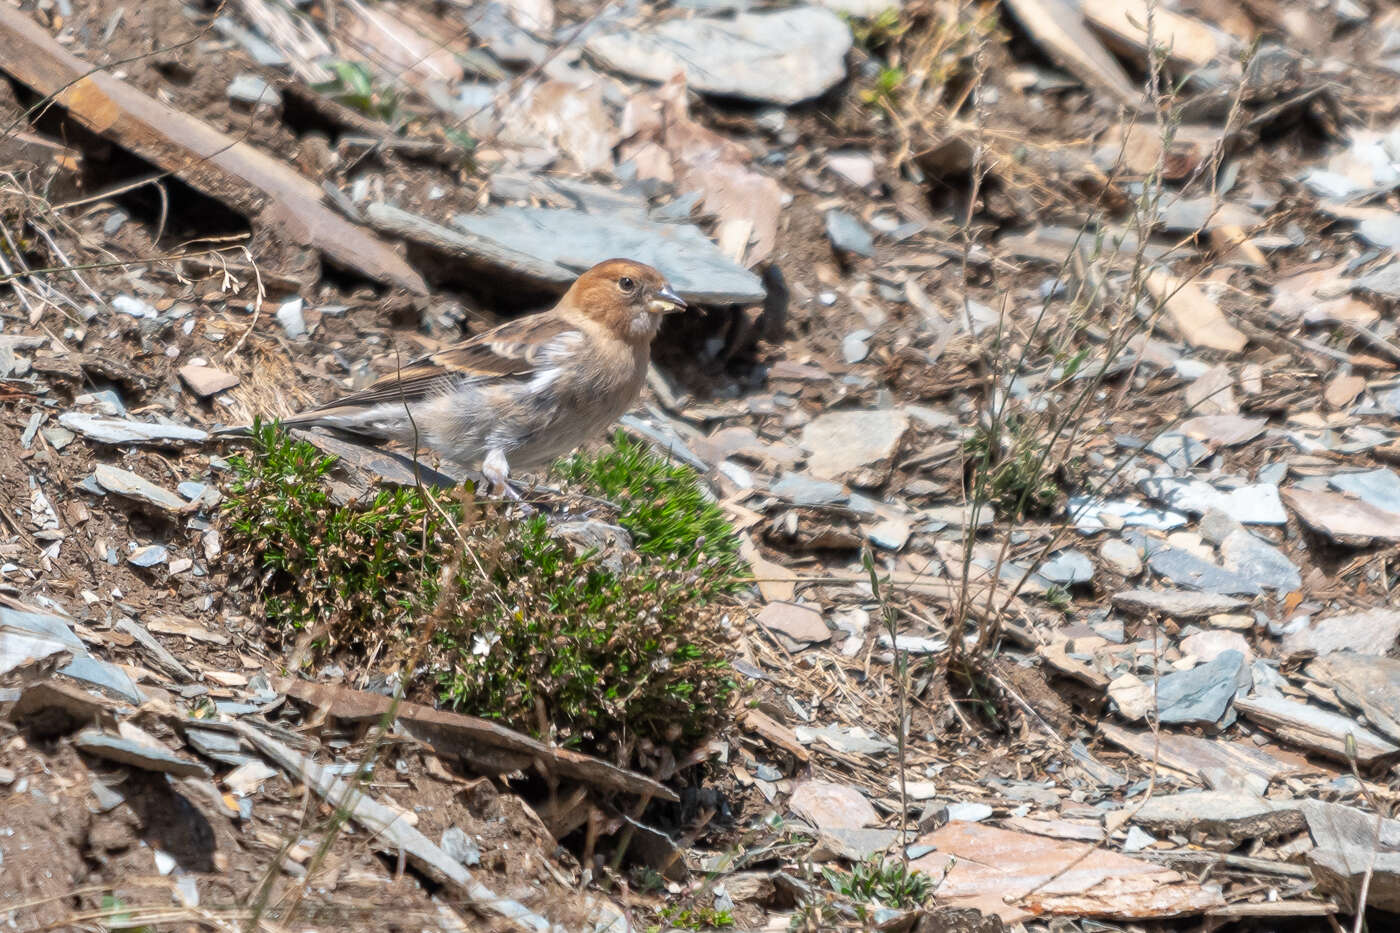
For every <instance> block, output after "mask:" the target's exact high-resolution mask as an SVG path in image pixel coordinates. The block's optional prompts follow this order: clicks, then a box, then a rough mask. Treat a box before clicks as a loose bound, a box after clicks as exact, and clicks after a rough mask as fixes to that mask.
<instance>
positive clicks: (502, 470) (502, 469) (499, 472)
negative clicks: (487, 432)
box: [481, 447, 521, 502]
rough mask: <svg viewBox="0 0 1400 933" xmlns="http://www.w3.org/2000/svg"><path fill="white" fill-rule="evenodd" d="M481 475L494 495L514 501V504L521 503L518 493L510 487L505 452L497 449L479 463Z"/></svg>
mask: <svg viewBox="0 0 1400 933" xmlns="http://www.w3.org/2000/svg"><path fill="white" fill-rule="evenodd" d="M481 475H482V476H485V477H486V481H487V482H488V483H490V484H491V489H492V491H493V492H495V493H496V495H498V496H505V497H508V498H511V499H514V500H515V501H516V502H520V501H521V498H520V493H518V492H516V491H515V489H514V488H513V487H512V486H511V485H510V464H509V463H508V462H507V461H506V454H505V451H503V450H501V449H500V448H499V447H498V448H496V449H494V450H492V451H491V452H490V453H488V454H487V455H486V459H485V460H483V461H481Z"/></svg>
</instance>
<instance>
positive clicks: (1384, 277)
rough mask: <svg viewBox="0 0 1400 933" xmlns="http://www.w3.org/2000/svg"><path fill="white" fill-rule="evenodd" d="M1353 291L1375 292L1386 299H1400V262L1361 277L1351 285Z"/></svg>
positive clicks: (1389, 264)
mask: <svg viewBox="0 0 1400 933" xmlns="http://www.w3.org/2000/svg"><path fill="white" fill-rule="evenodd" d="M1351 288H1352V291H1358V292H1374V293H1375V294H1377V295H1383V296H1385V297H1386V298H1400V262H1391V263H1387V264H1385V265H1384V266H1381V267H1380V268H1379V269H1376V270H1374V271H1372V272H1367V273H1366V274H1365V275H1363V276H1360V277H1358V278H1357V279H1356V281H1354V282H1352V284H1351Z"/></svg>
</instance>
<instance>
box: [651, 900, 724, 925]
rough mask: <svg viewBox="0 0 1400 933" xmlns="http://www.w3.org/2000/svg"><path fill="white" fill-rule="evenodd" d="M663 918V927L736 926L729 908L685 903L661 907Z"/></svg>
mask: <svg viewBox="0 0 1400 933" xmlns="http://www.w3.org/2000/svg"><path fill="white" fill-rule="evenodd" d="M661 919H662V921H663V926H662V928H663V929H675V930H726V929H730V928H732V927H733V926H734V917H733V915H732V914H730V912H729V911H727V910H715V909H714V908H713V907H687V906H685V905H683V904H668V905H667V906H665V907H663V908H661Z"/></svg>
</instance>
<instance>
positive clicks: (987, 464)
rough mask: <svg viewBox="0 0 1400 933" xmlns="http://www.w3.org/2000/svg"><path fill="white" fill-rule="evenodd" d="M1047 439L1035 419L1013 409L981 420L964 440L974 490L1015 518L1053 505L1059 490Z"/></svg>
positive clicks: (977, 494)
mask: <svg viewBox="0 0 1400 933" xmlns="http://www.w3.org/2000/svg"><path fill="white" fill-rule="evenodd" d="M1046 443H1047V439H1046V438H1045V437H1043V436H1042V435H1041V434H1040V432H1039V431H1038V430H1037V424H1036V423H1035V422H1033V421H1032V420H1031V419H1029V418H1026V417H1023V416H1020V415H1017V414H1015V413H1011V412H1006V413H1004V414H1003V415H1002V416H1001V417H1000V418H999V419H998V420H994V421H992V422H991V423H990V424H979V425H978V426H977V427H976V428H975V429H974V430H973V432H972V434H971V436H969V437H968V438H967V440H965V441H964V442H963V452H964V453H965V454H966V455H967V457H968V459H969V460H970V461H971V462H972V464H973V469H974V471H975V476H974V479H973V495H974V496H975V497H978V498H981V499H982V501H989V502H995V503H996V504H997V505H998V506H1000V507H1001V508H1002V509H1004V510H1005V511H1007V512H1008V513H1009V515H1008V517H1010V518H1013V519H1019V518H1022V517H1023V516H1025V515H1031V514H1035V513H1038V512H1043V511H1045V510H1046V509H1049V508H1051V507H1053V506H1054V505H1055V503H1056V502H1057V501H1058V500H1059V498H1060V494H1061V492H1060V487H1059V485H1058V484H1057V483H1056V482H1055V476H1054V463H1053V462H1052V461H1051V459H1050V458H1048V457H1046V456H1045V451H1044V447H1045V444H1046Z"/></svg>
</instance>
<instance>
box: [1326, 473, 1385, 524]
mask: <svg viewBox="0 0 1400 933" xmlns="http://www.w3.org/2000/svg"><path fill="white" fill-rule="evenodd" d="M1327 482H1328V484H1329V485H1331V486H1332V488H1333V489H1339V490H1341V491H1342V492H1344V493H1347V494H1348V495H1352V496H1355V497H1356V498H1358V499H1360V500H1361V501H1362V502H1365V503H1366V504H1367V505H1373V506H1375V507H1376V508H1378V509H1380V510H1382V511H1385V512H1394V513H1396V514H1397V515H1400V476H1397V475H1396V474H1395V471H1394V470H1387V469H1385V468H1384V467H1382V468H1381V469H1379V470H1368V471H1366V472H1364V473H1338V474H1337V475H1336V476H1329V477H1328V478H1327Z"/></svg>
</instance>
